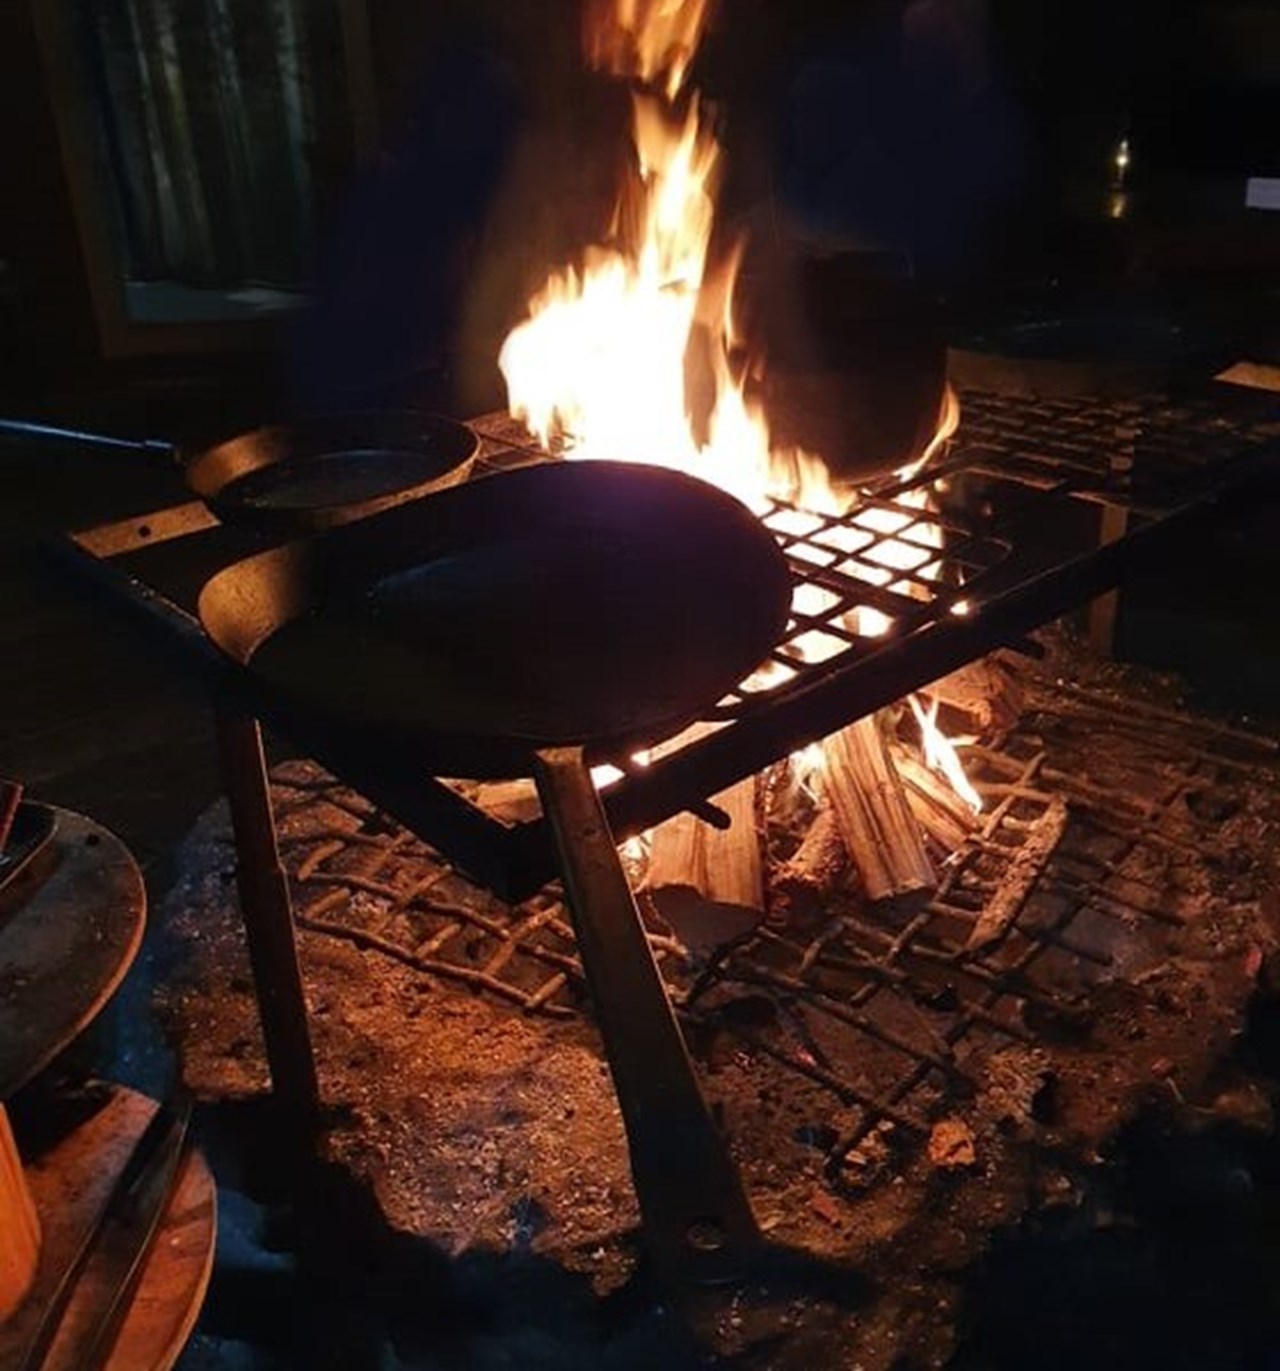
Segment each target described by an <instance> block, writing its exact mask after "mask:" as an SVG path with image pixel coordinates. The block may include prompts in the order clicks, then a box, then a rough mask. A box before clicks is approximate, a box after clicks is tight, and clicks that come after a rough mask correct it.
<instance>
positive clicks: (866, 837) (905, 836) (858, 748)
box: [822, 718, 937, 903]
mask: <svg viewBox="0 0 1280 1371" xmlns="http://www.w3.org/2000/svg"><path fill="white" fill-rule="evenodd" d="M822 747H823V752H824V753H825V755H826V762H827V765H826V770H825V773H824V778H823V784H824V790H825V794H826V798H827V801H828V802H829V804H830V806H831V812H832V814H833V815H834V817H835V821H836V827H837V828H838V829H839V832H840V836H841V838H842V839H843V841H844V845H845V850H846V851H847V852H848V854H849V859H850V861H851V862H853V864H854V866H856V867H857V869H858V875H859V876H860V878H861V882H862V887H863V890H864V891H865V892H866V896H867V899H868V900H869V901H871V902H872V903H874V902H875V901H877V900H886V899H895V898H897V897H900V896H905V895H913V894H918V893H920V892H924V891H930V890H932V889H934V887H935V886H936V884H937V878H936V875H935V873H934V870H933V864H932V863H931V862H930V861H929V856H928V854H927V853H926V852H925V850H924V841H923V838H922V837H921V833H920V826H919V824H918V823H917V822H916V818H915V815H914V814H913V813H912V812H911V806H910V804H909V803H908V802H907V797H906V793H905V790H904V788H903V784H902V781H901V779H900V778H899V776H898V773H897V771H896V770H895V768H894V765H893V761H892V759H891V758H890V756H889V752H888V748H887V747H886V745H885V741H884V737H883V735H882V733H881V731H880V726H879V724H878V723H877V722H876V720H875V719H874V718H869V719H859V720H858V722H857V723H855V724H850V725H849V726H848V727H847V728H842V729H841V730H840V732H839V733H834V734H832V736H831V737H830V738H828V739H827V740H826V741H825V742H824V743H823V745H822Z"/></svg>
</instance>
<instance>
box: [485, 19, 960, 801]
mask: <svg viewBox="0 0 1280 1371" xmlns="http://www.w3.org/2000/svg"><path fill="white" fill-rule="evenodd" d="M708 11H709V5H708V4H707V3H706V0H594V2H593V3H590V4H588V5H587V7H586V13H585V23H584V48H585V52H586V57H587V60H588V61H589V62H590V63H591V65H592V66H594V67H596V68H597V69H600V70H603V71H605V72H606V73H608V74H609V75H612V76H614V77H616V78H622V79H627V80H629V81H631V82H632V85H633V96H632V100H633V106H632V109H633V116H632V149H631V155H630V156H629V157H628V158H627V161H626V177H625V180H624V184H623V186H622V189H621V192H620V194H619V197H618V201H617V205H616V207H615V210H614V214H613V219H612V222H611V223H610V224H609V225H608V226H607V232H606V233H605V235H604V241H602V242H600V243H596V244H591V245H589V246H587V247H586V248H585V249H584V250H583V252H582V254H581V256H580V259H579V260H578V262H576V263H573V264H570V265H567V266H564V267H562V268H560V269H557V270H554V271H552V273H551V274H550V275H549V277H548V279H547V280H546V282H545V284H544V285H543V286H542V288H541V289H540V290H539V291H538V292H537V293H536V294H535V295H534V297H533V299H532V300H531V301H530V303H529V314H528V318H527V319H525V320H524V321H523V322H522V323H520V324H519V325H518V326H517V327H516V328H515V329H514V330H513V331H512V332H511V334H510V335H509V336H508V338H507V339H506V342H505V343H504V345H503V347H502V351H501V354H500V358H499V362H500V366H501V369H502V372H503V375H504V377H505V379H506V383H507V388H508V404H509V408H510V412H511V414H512V416H513V417H514V418H516V419H518V420H520V421H521V422H523V423H524V424H525V425H526V427H527V428H528V429H529V431H530V432H531V433H532V434H533V435H534V436H535V437H536V438H537V439H538V441H539V442H540V444H541V445H542V446H543V447H544V448H551V447H552V446H556V447H558V448H561V449H562V450H563V451H564V452H565V455H566V456H568V457H570V458H575V459H590V458H607V459H611V460H614V461H641V462H650V463H658V464H662V465H667V466H671V467H675V468H678V469H680V470H684V471H687V472H689V473H691V474H693V475H696V476H698V477H700V478H702V479H704V480H707V481H710V482H712V483H714V484H715V485H718V486H720V487H721V488H722V489H724V490H727V491H728V492H730V493H731V494H733V495H735V496H736V497H737V498H738V499H740V500H742V501H743V503H745V504H746V505H748V506H749V507H750V508H751V509H753V510H754V511H755V512H757V513H758V514H760V515H762V516H766V517H767V518H768V522H769V523H770V526H771V527H775V526H776V527H777V529H778V531H780V532H788V531H796V525H797V524H803V523H804V521H805V520H806V519H808V518H809V512H816V513H824V514H839V515H845V514H849V515H850V517H849V518H848V520H847V521H846V522H845V524H843V525H842V527H841V534H842V542H843V546H842V547H841V548H839V549H837V550H839V551H843V552H845V553H846V554H855V553H858V552H860V551H861V550H862V549H863V548H864V547H866V546H868V545H869V544H872V543H874V545H875V546H874V550H873V551H872V553H871V554H870V555H869V557H868V558H867V562H869V563H870V565H868V564H866V563H863V564H860V565H859V566H858V567H857V569H856V571H855V573H854V574H856V575H857V576H858V577H859V578H860V579H863V580H865V581H867V582H868V583H870V584H874V585H877V586H882V587H888V588H890V589H892V590H894V591H896V592H898V593H900V594H907V595H910V594H912V593H913V592H912V586H911V583H910V582H908V581H904V580H902V579H901V576H902V575H904V574H919V573H921V572H922V571H923V573H924V574H925V576H926V577H928V576H931V575H934V574H936V573H937V571H938V569H939V558H940V554H941V553H942V552H943V537H942V530H941V528H940V527H938V526H937V525H934V524H930V523H929V522H927V521H921V520H919V519H918V517H916V516H915V514H914V511H916V510H920V511H928V510H930V509H931V508H932V504H931V498H932V497H931V492H930V488H929V486H928V485H927V484H921V485H918V486H916V487H914V488H912V489H910V490H908V491H906V492H905V494H904V496H903V497H902V503H903V505H904V510H903V511H901V512H899V511H895V510H887V509H882V508H876V507H873V506H867V507H866V508H865V509H862V510H858V509H857V508H856V506H857V503H858V492H857V491H856V490H854V489H849V488H841V487H840V486H838V485H837V484H835V483H834V482H833V481H832V480H831V478H830V476H829V474H828V469H827V467H826V465H825V464H824V462H823V461H822V459H821V455H819V454H813V453H808V452H805V451H802V450H799V449H795V448H787V447H780V446H777V445H775V444H774V443H773V442H772V441H771V439H770V433H769V426H768V423H767V421H766V417H765V415H764V413H763V410H762V408H761V406H760V405H759V404H758V403H756V402H753V401H752V400H751V399H749V398H748V396H747V394H746V393H745V381H746V375H745V372H744V370H743V367H744V363H743V362H742V360H741V349H740V347H739V343H740V340H739V338H738V337H737V334H736V331H735V327H734V309H733V303H734V286H735V282H736V277H737V272H738V266H739V262H740V260H741V250H740V249H741V244H740V243H739V244H736V245H734V246H732V247H730V248H729V249H728V250H727V251H726V252H724V253H723V254H722V258H721V260H713V258H712V230H713V226H714V219H715V195H716V188H717V181H718V177H719V173H720V169H721V150H720V147H719V145H718V144H717V142H716V139H715V137H714V136H713V133H712V131H711V126H710V120H709V118H708V115H707V112H706V109H705V107H704V106H703V105H702V104H701V103H700V101H699V98H698V95H697V93H696V92H694V91H691V90H689V89H688V85H687V80H688V74H689V68H690V64H691V62H692V58H693V55H694V53H695V51H696V49H697V46H698V43H699V41H700V39H701V37H702V34H703V31H704V28H705V25H706V22H707V18H708ZM694 355H697V356H698V357H700V358H701V359H703V365H702V366H701V367H700V368H699V369H698V370H699V374H700V376H701V377H703V378H704V379H705V380H706V383H707V384H709V385H710V388H711V395H710V398H709V401H708V400H704V401H702V402H700V406H698V407H699V408H701V409H703V410H705V414H706V418H705V420H703V421H700V422H699V421H696V420H695V418H694V415H693V410H694V409H695V405H694V404H693V403H692V402H691V391H692V389H693V387H691V385H690V384H689V375H690V371H691V368H690V366H689V361H688V359H689V358H690V357H691V356H694ZM958 422H959V405H958V403H957V402H956V399H955V397H954V395H953V394H952V393H951V392H950V391H948V393H947V396H946V399H945V402H944V405H943V409H942V413H941V414H940V415H939V421H938V426H937V431H936V434H935V436H934V438H933V440H932V441H931V443H930V444H929V445H928V447H927V448H926V450H925V451H924V452H922V453H921V454H920V455H919V457H918V458H917V459H916V461H915V462H914V463H913V464H912V466H911V468H909V469H908V470H907V471H904V472H902V473H900V475H901V476H903V477H904V478H909V477H910V476H911V475H913V474H915V472H917V471H919V470H920V469H922V468H923V467H924V465H925V463H927V462H928V461H929V460H930V458H931V457H932V456H933V455H934V453H935V452H937V451H938V450H939V449H940V448H941V447H942V446H943V445H944V444H945V442H946V441H947V439H948V438H950V436H951V435H952V434H953V433H954V431H955V429H956V427H957V425H958ZM775 501H780V502H784V505H785V507H784V508H777V507H776V506H775V504H774V502H775ZM907 511H910V512H907ZM909 527H910V529H911V532H910V534H909V535H908V536H906V537H903V538H899V537H897V536H896V535H897V534H899V533H905V532H906V531H907V530H908V528H909ZM815 593H817V594H820V593H821V592H820V591H817V590H816V588H815V587H814V586H812V585H808V584H805V585H800V586H798V588H797V601H796V603H795V609H796V611H797V612H798V613H809V614H812V613H813V612H814V610H815V606H814V605H812V604H810V603H807V600H806V597H807V598H808V599H812V597H813V596H814V595H815ZM846 627H847V628H848V629H849V630H850V631H851V632H854V633H856V634H858V635H860V636H863V637H879V636H882V635H884V634H886V633H888V632H890V631H891V629H892V627H893V621H892V619H891V618H890V617H889V616H887V615H886V614H884V613H882V612H881V611H879V610H877V609H874V608H872V607H870V606H861V607H859V608H858V609H857V610H854V611H851V613H850V615H849V616H848V621H847V622H846ZM794 646H795V649H796V650H797V651H798V652H799V653H800V655H801V657H802V659H803V660H805V661H821V660H822V659H823V657H824V655H825V656H830V655H832V652H833V651H837V652H838V651H839V650H841V647H842V646H843V645H842V644H841V643H840V642H839V641H838V640H835V639H830V638H827V637H825V636H824V635H823V634H821V633H819V632H813V633H806V634H802V635H800V636H799V637H798V638H797V639H795V640H794ZM786 679H787V674H786V669H785V668H784V667H781V666H780V665H779V664H777V663H771V664H770V665H769V667H768V668H766V669H764V670H762V671H761V672H760V673H757V675H756V677H754V678H753V679H752V680H751V681H750V682H748V683H747V684H746V687H745V688H746V689H748V690H752V691H762V690H763V691H767V690H770V689H773V688H776V687H777V686H778V685H780V684H782V683H783V682H784V681H785V680H786ZM911 705H912V710H913V713H914V715H915V719H916V722H917V724H918V727H919V730H920V740H921V750H922V753H923V757H924V759H925V764H926V765H927V766H928V767H929V768H930V769H932V770H933V771H935V772H936V773H937V774H938V775H939V776H941V777H943V778H944V779H945V782H946V783H947V784H948V785H950V786H951V787H953V788H954V789H955V791H956V792H957V794H958V795H959V796H960V797H961V798H962V799H963V801H964V802H965V803H966V804H968V805H970V806H971V807H972V808H973V809H974V810H975V811H976V810H977V809H979V808H980V807H981V801H980V799H979V798H978V797H977V795H976V793H975V792H974V791H973V789H972V787H971V786H970V785H969V783H968V781H967V780H966V778H965V774H964V769H963V766H962V764H961V762H960V759H959V756H958V755H957V752H956V747H955V744H954V743H953V742H952V741H951V740H950V739H948V738H947V736H946V735H945V734H944V733H943V731H942V730H941V729H940V728H939V727H938V723H937V702H936V701H933V702H931V703H925V702H922V701H920V700H917V699H915V698H914V697H913V698H912V700H911ZM831 753H832V749H831V748H830V747H820V748H817V749H810V762H809V763H807V764H806V766H807V769H808V770H809V771H811V772H812V771H813V769H814V768H813V765H812V761H813V758H815V757H816V758H817V759H818V760H817V769H818V770H822V769H823V768H825V767H829V766H831V765H833V762H832V756H831ZM618 774H619V773H617V772H616V771H615V770H614V769H612V768H608V767H602V768H598V769H597V773H596V778H597V783H598V784H601V785H607V784H609V782H610V781H611V780H615V779H617V776H618Z"/></svg>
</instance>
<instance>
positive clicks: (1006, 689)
mask: <svg viewBox="0 0 1280 1371" xmlns="http://www.w3.org/2000/svg"><path fill="white" fill-rule="evenodd" d="M923 693H924V694H925V695H928V696H930V697H931V698H933V699H936V700H938V702H939V703H940V704H941V705H942V706H943V708H944V709H949V710H952V711H953V712H954V713H956V714H958V715H960V716H961V717H962V718H963V720H964V722H965V726H966V727H967V728H968V729H969V731H971V732H973V733H980V734H990V733H1001V732H1003V731H1005V730H1006V729H1009V728H1012V727H1013V725H1014V724H1015V723H1017V721H1018V717H1019V715H1020V714H1021V713H1022V702H1023V691H1022V680H1021V678H1020V676H1019V674H1018V672H1017V670H1016V668H1015V667H1014V666H1013V665H1012V664H1011V663H1010V661H1009V660H1008V658H1007V657H1006V656H1005V655H1002V654H999V653H992V654H991V655H990V656H988V657H982V658H979V659H978V661H976V662H970V663H969V664H968V665H967V666H962V667H961V668H960V669H959V670H958V671H953V672H951V674H950V675H949V676H943V677H942V678H941V679H939V680H937V681H934V682H933V684H932V685H930V686H927V687H926V688H925V690H924V692H923Z"/></svg>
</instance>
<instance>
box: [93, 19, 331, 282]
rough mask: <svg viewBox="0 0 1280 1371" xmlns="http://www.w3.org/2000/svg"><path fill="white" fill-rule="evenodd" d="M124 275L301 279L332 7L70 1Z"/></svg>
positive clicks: (142, 277) (194, 279)
mask: <svg viewBox="0 0 1280 1371" xmlns="http://www.w3.org/2000/svg"><path fill="white" fill-rule="evenodd" d="M73 3H75V4H76V6H77V11H78V20H79V30H80V35H81V40H82V43H83V46H84V49H85V61H86V67H87V71H88V76H89V83H90V87H91V89H90V97H91V107H92V109H93V112H94V115H95V116H96V117H95V120H94V124H95V127H94V130H93V133H94V137H95V139H96V140H97V143H98V148H99V153H100V159H101V161H102V163H103V165H104V166H105V168H106V169H107V172H108V177H107V179H108V182H109V193H110V198H111V200H112V208H113V211H114V216H115V220H116V225H117V229H118V234H119V238H120V240H121V249H122V255H123V257H124V259H125V261H126V264H127V272H128V275H129V277H130V278H131V279H133V280H144V281H145V280H176V281H181V282H183V283H185V284H188V285H194V286H208V287H223V288H226V287H233V286H240V285H247V284H263V285H271V286H282V287H292V286H298V285H300V284H302V283H303V281H304V279H305V276H306V270H307V263H308V261H309V258H310V250H311V244H312V233H313V224H314V210H315V190H316V187H315V180H316V176H315V157H316V148H317V141H318V139H317V124H318V122H320V123H323V122H324V119H325V114H324V111H321V112H320V114H319V116H318V114H317V109H316V102H317V98H318V91H319V92H320V98H322V99H330V98H331V97H332V94H333V92H332V91H329V90H322V88H321V83H322V82H325V81H326V77H325V76H323V75H321V72H322V71H323V70H324V68H323V63H322V62H318V61H317V60H316V57H317V55H318V54H320V55H323V54H326V53H327V54H328V56H329V58H330V59H332V55H333V53H334V51H335V50H336V47H337V43H336V38H335V31H336V25H337V18H336V14H335V12H334V6H333V4H332V0H73Z"/></svg>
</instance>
